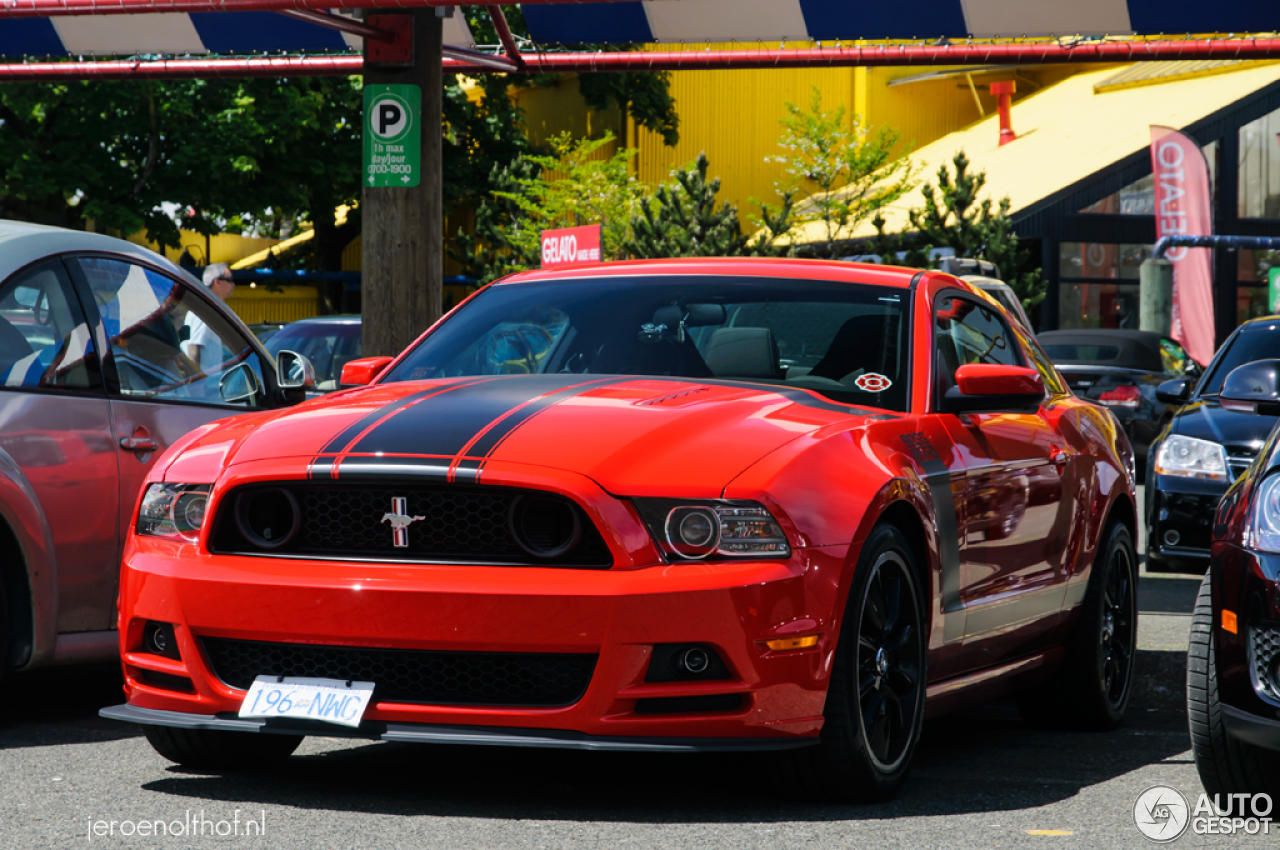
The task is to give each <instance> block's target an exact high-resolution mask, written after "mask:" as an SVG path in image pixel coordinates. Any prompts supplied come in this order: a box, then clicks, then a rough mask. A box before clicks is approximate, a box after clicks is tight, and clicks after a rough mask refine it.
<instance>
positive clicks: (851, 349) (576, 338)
mask: <svg viewBox="0 0 1280 850" xmlns="http://www.w3.org/2000/svg"><path fill="white" fill-rule="evenodd" d="M907 296H908V292H907V290H903V289H891V288H888V287H879V286H866V285H861V284H848V283H830V282H824V281H797V280H778V279H776V278H712V277H667V278H651V279H636V278H612V279H599V280H585V281H584V280H570V281H560V282H548V283H519V284H496V285H494V286H491V287H489V288H488V289H486V290H484V291H483V292H481V293H480V294H479V295H478V296H476V297H475V298H474V299H472V301H471V302H469V303H468V304H467V305H466V306H465V307H463V308H462V309H461V310H460V311H458V312H457V313H456V314H454V315H453V316H452V317H450V319H449V320H448V321H447V322H445V323H444V324H443V325H441V326H440V328H439V329H438V330H436V332H435V333H433V334H431V335H430V336H429V337H427V339H425V340H424V341H423V342H422V343H421V344H420V345H418V346H417V347H416V348H414V349H413V350H412V351H410V352H409V354H408V355H407V356H406V357H405V359H404V360H403V361H401V362H400V364H399V365H397V366H396V368H395V369H394V370H393V371H392V372H391V373H390V374H389V375H388V376H387V377H386V378H385V379H384V380H386V381H411V380H423V379H427V378H444V377H455V376H463V375H511V374H548V373H571V374H604V375H670V376H677V377H686V378H719V379H727V380H744V381H751V382H753V383H767V384H776V385H784V386H788V387H802V388H805V389H811V390H815V391H817V392H819V393H822V394H823V395H825V396H828V397H830V398H832V399H834V400H836V401H840V402H845V403H852V404H865V405H874V406H877V407H883V408H886V409H889V410H904V409H905V407H906V400H907V381H906V378H907V375H908V371H907V367H908V363H907V358H908V354H907V340H906V336H905V334H906V329H907V327H909V325H908V324H907V322H906V316H905V311H906V303H907Z"/></svg>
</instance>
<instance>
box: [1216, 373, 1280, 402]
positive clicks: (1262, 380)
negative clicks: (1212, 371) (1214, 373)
mask: <svg viewBox="0 0 1280 850" xmlns="http://www.w3.org/2000/svg"><path fill="white" fill-rule="evenodd" d="M1218 403H1219V404H1221V405H1222V407H1223V409H1224V410H1234V411H1237V412H1238V413H1261V414H1263V415H1265V416H1280V360H1255V361H1254V362H1252V363H1246V364H1244V365H1243V366H1240V367H1239V368H1237V369H1234V370H1232V372H1231V374H1229V375H1227V379H1226V380H1225V381H1223V382H1222V392H1220V393H1219V394H1218Z"/></svg>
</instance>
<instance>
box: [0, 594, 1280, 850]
mask: <svg viewBox="0 0 1280 850" xmlns="http://www.w3.org/2000/svg"><path fill="white" fill-rule="evenodd" d="M1197 584H1198V577H1194V576H1163V575H1143V577H1142V579H1141V581H1140V588H1139V604H1140V607H1141V609H1142V619H1141V626H1140V630H1139V634H1140V652H1139V656H1138V668H1137V669H1138V679H1137V682H1136V685H1135V691H1134V697H1133V701H1132V703H1131V706H1130V709H1129V714H1128V717H1127V720H1126V722H1125V724H1124V725H1123V726H1122V727H1121V728H1120V729H1118V730H1116V731H1114V732H1110V733H1102V734H1087V733H1074V732H1056V731H1042V730H1036V729H1032V728H1029V727H1027V726H1026V725H1024V724H1023V723H1022V721H1021V720H1020V719H1019V717H1018V714H1017V711H1016V709H1015V708H1014V707H1013V706H1012V705H1011V704H1008V703H998V704H992V705H986V706H981V707H978V708H975V709H971V710H968V711H964V712H961V713H958V714H954V715H951V716H948V717H943V718H939V719H937V720H933V721H930V722H928V723H927V724H926V727H925V735H924V739H923V741H922V742H921V745H920V748H919V750H918V752H917V758H916V764H915V768H914V770H913V771H912V774H911V778H910V780H909V781H908V783H907V784H906V786H905V787H904V788H903V790H902V793H901V794H900V795H899V797H898V798H897V799H896V800H894V801H892V802H890V803H882V804H869V805H855V806H851V805H827V804H820V803H815V802H811V800H810V798H809V796H808V792H809V790H810V789H811V787H812V786H811V781H810V779H809V778H808V777H807V776H805V775H803V774H802V773H797V772H796V771H795V770H794V769H792V768H791V767H790V766H789V765H787V764H786V763H784V762H780V761H777V760H775V759H773V758H768V757H762V756H752V755H733V756H723V755H716V756H711V755H662V756H657V755H636V754H600V753H563V752H552V751H539V750H520V749H506V748H489V747H477V748H460V747H423V746H414V745H405V744H389V743H362V742H351V741H338V740H328V739H319V738H311V739H308V740H307V741H306V742H304V744H303V745H302V747H301V749H300V750H299V751H298V753H297V754H296V755H295V756H294V757H293V758H291V759H289V761H288V762H287V763H286V764H285V765H284V766H283V767H281V768H279V769H277V770H275V771H273V772H271V773H269V774H264V775H256V776H255V775H248V776H246V775H225V776H223V775H204V774H199V773H194V772H191V771H187V770H184V769H182V768H178V767H175V766H173V765H171V764H169V763H168V762H166V761H164V760H163V759H162V758H160V757H159V756H158V755H156V754H155V753H154V752H153V751H152V750H151V748H150V747H149V746H148V745H147V743H146V741H145V740H144V739H143V738H142V737H141V735H140V733H139V731H138V730H137V729H136V728H135V727H131V726H127V725H123V724H118V723H113V722H110V721H106V720H102V719H100V718H99V717H98V716H97V710H98V708H100V707H102V706H106V705H112V704H116V703H119V702H120V701H121V692H120V678H119V673H118V671H117V669H116V668H115V667H114V666H112V665H102V666H97V667H87V668H86V667H81V668H64V669H54V670H45V671H40V672H37V673H34V674H30V675H26V676H21V677H15V678H14V679H13V680H11V681H10V682H9V683H8V685H7V686H6V689H5V694H6V696H5V699H4V701H3V703H0V705H3V707H2V708H0V848H15V849H17V850H29V848H42V847H52V848H65V847H75V846H84V845H90V846H103V847H130V848H133V847H157V848H166V850H167V849H168V848H180V847H200V848H214V847H223V846H225V847H255V848H258V847H261V848H267V847H272V848H274V847H280V848H308V850H311V848H315V850H320V848H343V850H352V848H379V850H384V849H385V848H402V847H403V848H483V850H489V849H490V848H646V850H648V848H682V850H707V848H739V847H741V848H775V847H776V848H802V847H803V848H824V849H825V848H831V847H876V848H897V847H902V848H908V847H909V848H970V847H972V848H978V847H981V848H992V847H996V848H1002V847H1016V848H1023V847H1042V846H1043V847H1077V848H1079V847H1089V848H1094V847H1097V848H1127V847H1133V848H1138V847H1148V846H1150V844H1149V842H1148V841H1147V840H1146V839H1145V838H1143V837H1142V836H1141V834H1140V833H1139V832H1138V830H1137V828H1136V827H1135V826H1134V822H1133V814H1132V812H1133V806H1134V802H1135V800H1136V799H1137V797H1138V795H1139V793H1141V792H1142V791H1143V790H1145V789H1146V788H1148V787H1149V786H1151V785H1154V784H1169V785H1173V786H1174V787H1176V788H1178V789H1179V790H1181V791H1182V792H1183V793H1184V794H1185V795H1187V796H1188V797H1189V798H1190V799H1192V801H1193V803H1194V799H1195V797H1194V795H1197V794H1199V793H1200V791H1201V790H1202V789H1201V786H1200V783H1199V780H1198V779H1197V777H1196V772H1195V767H1194V765H1193V763H1192V760H1191V753H1190V751H1189V743H1188V738H1187V731H1186V715H1185V712H1184V707H1183V675H1184V674H1183V667H1184V653H1185V647H1186V634H1187V628H1188V627H1189V613H1190V610H1191V605H1192V603H1193V600H1194V596H1195V589H1196V586H1197ZM237 813H238V817H239V819H240V828H241V831H242V833H243V831H244V830H247V829H248V828H249V827H248V823H247V822H248V821H250V820H252V821H254V822H255V826H256V825H258V824H261V826H262V828H263V831H264V834H263V835H261V836H257V835H254V836H252V837H244V836H243V835H242V836H241V837H240V838H235V837H231V836H228V837H217V836H214V835H204V836H199V835H197V836H195V837H190V835H189V836H188V837H177V838H175V837H172V836H168V837H160V838H155V837H146V838H143V837H139V836H137V835H134V836H131V837H122V836H121V835H120V834H119V832H118V830H119V829H121V828H125V827H124V824H125V823H126V822H129V823H130V824H136V823H137V822H138V821H150V822H153V823H154V822H155V821H165V822H166V823H167V824H169V825H170V828H174V827H180V828H183V829H185V828H188V827H185V826H184V824H189V823H191V822H193V821H194V822H197V823H199V822H206V823H208V824H209V826H208V827H206V829H207V830H210V831H213V830H216V829H218V828H220V827H219V824H220V823H225V824H226V825H227V826H226V828H230V827H231V824H232V822H233V821H234V819H235V818H236V817H237ZM97 821H106V822H110V821H116V822H117V825H116V827H115V829H116V830H117V831H116V834H115V835H108V836H98V835H90V832H91V824H92V823H95V822H97ZM1276 841H1277V839H1276V837H1275V836H1274V835H1273V836H1270V837H1247V836H1236V837H1212V838H1209V837H1195V836H1192V835H1190V834H1188V835H1185V836H1184V837H1182V838H1181V839H1180V840H1179V841H1178V842H1177V843H1176V845H1175V846H1213V847H1218V846H1248V847H1253V846H1270V847H1274V846H1276Z"/></svg>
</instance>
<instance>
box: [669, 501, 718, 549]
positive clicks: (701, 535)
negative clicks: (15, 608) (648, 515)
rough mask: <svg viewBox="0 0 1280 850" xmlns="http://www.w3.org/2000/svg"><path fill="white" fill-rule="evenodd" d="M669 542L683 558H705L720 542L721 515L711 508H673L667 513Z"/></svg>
mask: <svg viewBox="0 0 1280 850" xmlns="http://www.w3.org/2000/svg"><path fill="white" fill-rule="evenodd" d="M667 543H669V544H671V549H672V551H674V552H675V553H676V554H677V555H679V556H680V557H682V558H689V559H690V560H698V559H700V558H705V557H707V556H708V555H710V554H711V553H712V552H714V551H715V550H716V546H717V545H719V543H720V517H718V516H716V513H715V511H713V510H711V509H710V508H695V507H681V508H673V509H672V510H671V513H669V514H667Z"/></svg>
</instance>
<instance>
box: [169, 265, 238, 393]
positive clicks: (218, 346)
mask: <svg viewBox="0 0 1280 850" xmlns="http://www.w3.org/2000/svg"><path fill="white" fill-rule="evenodd" d="M204 285H205V286H206V287H208V289H209V291H210V292H212V293H213V294H214V296H215V297H217V298H218V300H220V301H226V300H227V298H228V297H230V295H231V293H233V292H235V291H236V284H235V281H234V280H233V279H232V278H231V267H230V266H228V265H227V264H226V263H213V264H212V265H209V266H206V267H205V270H204ZM185 324H186V327H187V330H188V335H187V339H186V341H185V342H183V343H182V353H183V354H185V355H187V356H188V357H190V358H191V359H192V360H194V361H195V362H196V364H197V365H199V367H200V371H201V372H205V373H207V374H210V375H212V374H214V373H216V372H217V371H218V370H219V368H221V366H222V340H221V339H220V338H219V337H218V335H217V334H215V333H214V332H213V329H212V328H210V327H209V326H208V325H207V324H205V323H204V320H203V319H201V318H200V317H199V316H197V315H196V314H195V312H194V311H192V312H190V313H188V314H187V321H186V323H185Z"/></svg>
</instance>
